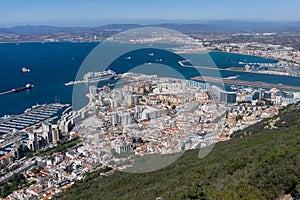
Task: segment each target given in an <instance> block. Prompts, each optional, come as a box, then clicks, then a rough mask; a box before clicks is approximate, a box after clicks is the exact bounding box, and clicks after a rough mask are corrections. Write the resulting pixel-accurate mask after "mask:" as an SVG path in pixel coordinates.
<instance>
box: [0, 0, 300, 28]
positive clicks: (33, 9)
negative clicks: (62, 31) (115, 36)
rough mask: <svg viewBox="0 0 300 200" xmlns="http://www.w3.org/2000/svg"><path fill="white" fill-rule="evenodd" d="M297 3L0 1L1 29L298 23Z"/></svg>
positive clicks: (246, 0)
mask: <svg viewBox="0 0 300 200" xmlns="http://www.w3.org/2000/svg"><path fill="white" fill-rule="evenodd" d="M299 8H300V1H299V0H0V26H2V27H3V26H4V27H11V26H16V25H41V24H46V25H57V26H96V25H103V24H108V23H151V22H155V23H157V22H165V21H183V20H194V21H195V20H246V21H300V12H299Z"/></svg>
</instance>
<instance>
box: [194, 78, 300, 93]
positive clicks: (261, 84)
mask: <svg viewBox="0 0 300 200" xmlns="http://www.w3.org/2000/svg"><path fill="white" fill-rule="evenodd" d="M191 79H192V80H197V81H203V82H210V83H221V84H222V83H224V84H229V85H244V86H251V87H259V88H277V89H281V90H297V91H300V86H292V85H283V84H273V83H265V82H262V81H253V82H252V81H243V80H234V79H224V78H219V77H211V76H197V77H194V78H191Z"/></svg>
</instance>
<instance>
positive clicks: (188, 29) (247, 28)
mask: <svg viewBox="0 0 300 200" xmlns="http://www.w3.org/2000/svg"><path fill="white" fill-rule="evenodd" d="M149 26H154V27H163V28H169V29H173V30H177V31H180V32H183V33H190V34H191V33H207V32H220V33H221V32H224V33H230V32H300V21H297V22H245V21H230V20H223V21H211V22H199V23H196V22H193V23H163V24H153V25H141V24H108V25H103V26H98V27H56V26H47V25H40V26H31V25H27V26H15V27H11V28H0V33H11V34H19V35H22V34H24V35H32V34H33V35H36V34H54V33H59V32H94V31H105V30H108V29H118V30H121V31H124V30H128V29H132V28H140V27H149Z"/></svg>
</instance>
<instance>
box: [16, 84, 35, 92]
mask: <svg viewBox="0 0 300 200" xmlns="http://www.w3.org/2000/svg"><path fill="white" fill-rule="evenodd" d="M33 87H34V85H32V84H29V83H28V84H26V85H25V86H24V87H20V88H15V89H12V92H21V91H23V90H29V89H31V88H33Z"/></svg>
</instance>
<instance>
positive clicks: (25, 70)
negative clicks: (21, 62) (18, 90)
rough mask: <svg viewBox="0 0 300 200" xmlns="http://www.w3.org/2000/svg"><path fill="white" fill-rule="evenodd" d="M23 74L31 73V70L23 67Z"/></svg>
mask: <svg viewBox="0 0 300 200" xmlns="http://www.w3.org/2000/svg"><path fill="white" fill-rule="evenodd" d="M22 72H23V73H29V72H30V69H29V68H26V67H22Z"/></svg>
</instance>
